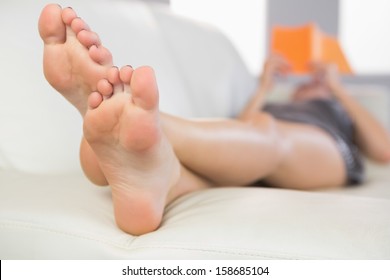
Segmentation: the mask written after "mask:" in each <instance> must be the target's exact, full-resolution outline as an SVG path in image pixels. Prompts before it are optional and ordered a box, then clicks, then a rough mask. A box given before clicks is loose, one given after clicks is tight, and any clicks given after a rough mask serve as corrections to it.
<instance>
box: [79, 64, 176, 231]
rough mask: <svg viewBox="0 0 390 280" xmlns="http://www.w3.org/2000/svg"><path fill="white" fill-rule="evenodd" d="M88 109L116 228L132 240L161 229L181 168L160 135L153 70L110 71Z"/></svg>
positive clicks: (87, 127)
mask: <svg viewBox="0 0 390 280" xmlns="http://www.w3.org/2000/svg"><path fill="white" fill-rule="evenodd" d="M88 104H89V110H88V112H87V113H86V115H85V118H84V136H85V138H86V140H87V141H88V143H89V144H90V146H91V147H92V149H93V150H94V152H95V154H96V156H97V158H98V161H99V164H100V166H101V168H102V170H103V173H104V174H105V176H106V178H107V181H108V182H109V184H110V186H111V188H112V196H113V203H114V211H115V218H116V222H117V224H118V226H119V227H120V228H121V229H122V230H124V231H125V232H128V233H131V234H134V235H139V234H143V233H147V232H151V231H153V230H155V229H157V228H158V227H159V225H160V223H161V220H162V215H163V211H164V208H165V205H166V203H167V202H168V200H169V198H168V195H169V192H170V190H171V189H172V188H173V186H174V185H175V184H176V183H177V182H178V180H179V176H180V168H181V167H180V163H179V161H178V160H177V158H176V156H175V154H174V152H173V150H172V147H171V145H170V143H169V142H168V140H167V139H166V137H165V135H164V134H163V133H162V129H161V126H160V119H159V110H158V89H157V84H156V80H155V77H154V73H153V70H152V69H151V68H149V67H141V68H138V69H137V70H134V71H133V70H132V68H130V67H124V68H122V69H121V71H120V72H119V70H118V69H117V68H111V69H110V71H109V73H108V81H107V80H102V81H100V82H99V84H98V91H97V92H93V93H92V94H91V95H90V96H89V99H88Z"/></svg>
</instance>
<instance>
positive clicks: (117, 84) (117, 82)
mask: <svg viewBox="0 0 390 280" xmlns="http://www.w3.org/2000/svg"><path fill="white" fill-rule="evenodd" d="M107 77H108V81H109V82H110V83H111V84H112V85H113V86H114V94H115V93H118V92H123V90H124V89H123V83H122V81H121V79H120V76H119V69H118V67H115V66H113V67H111V68H110V69H109V70H108V73H107Z"/></svg>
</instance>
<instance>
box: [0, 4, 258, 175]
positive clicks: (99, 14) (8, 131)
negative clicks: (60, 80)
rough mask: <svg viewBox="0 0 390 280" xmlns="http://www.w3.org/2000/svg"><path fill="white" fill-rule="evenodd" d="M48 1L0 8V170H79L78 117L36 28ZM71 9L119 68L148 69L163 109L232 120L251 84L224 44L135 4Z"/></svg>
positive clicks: (163, 11)
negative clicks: (56, 84)
mask: <svg viewBox="0 0 390 280" xmlns="http://www.w3.org/2000/svg"><path fill="white" fill-rule="evenodd" d="M46 3H47V1H46V0H34V1H29V0H12V1H11V0H4V1H1V2H0V37H1V38H2V44H1V45H0V61H1V65H0V77H1V78H0V79H1V81H2V87H1V88H2V90H1V92H0V96H1V100H0V169H15V170H21V171H25V172H33V173H63V172H71V171H75V170H80V167H79V163H78V145H79V142H80V139H81V132H82V119H81V117H80V116H79V114H78V113H77V111H76V110H75V109H74V108H73V107H72V106H71V105H70V104H68V103H67V102H66V101H65V99H64V98H63V97H62V96H60V94H58V93H57V92H56V91H55V90H54V89H52V88H51V87H50V86H49V84H48V83H47V82H46V80H45V78H44V76H43V72H42V50H43V48H42V42H41V40H40V38H39V34H38V28H37V22H38V17H39V14H40V12H41V10H42V8H43V7H44V6H45V4H46ZM58 3H59V4H61V5H63V6H69V5H71V6H73V7H74V8H75V10H76V11H77V12H78V14H79V15H80V16H81V17H83V18H84V19H85V20H86V21H87V22H88V23H89V25H90V26H91V28H92V29H93V30H95V31H97V32H98V33H99V35H100V36H101V39H102V42H103V43H104V45H105V46H106V47H108V48H109V49H110V50H111V51H112V53H113V55H114V63H115V64H116V65H118V66H121V65H125V64H131V65H133V66H134V67H138V66H141V65H150V66H152V67H153V68H154V69H155V71H156V75H157V80H158V84H159V89H160V96H161V97H160V108H161V110H162V111H165V112H168V113H172V114H175V115H180V116H183V117H228V116H232V115H234V114H236V113H237V112H238V110H239V108H241V107H242V105H243V104H244V102H245V101H246V99H247V98H248V96H249V94H251V93H252V90H253V88H254V86H255V79H254V78H252V77H251V75H249V73H248V71H247V69H246V68H245V66H244V63H243V62H242V60H241V58H240V57H239V56H238V54H237V53H236V51H235V50H234V48H233V47H232V45H231V44H230V42H229V41H228V40H227V39H226V38H225V37H223V36H222V35H221V34H220V33H219V32H218V31H216V30H215V29H213V28H211V27H209V26H205V25H202V24H196V23H194V22H192V21H188V20H186V19H184V18H181V17H179V16H176V15H173V14H172V13H171V12H170V10H169V8H168V7H166V6H164V5H161V4H160V5H159V4H148V3H144V2H142V1H138V0H133V1H131V0H114V1H113V0H83V1H76V0H71V1H65V0H64V1H62V0H58Z"/></svg>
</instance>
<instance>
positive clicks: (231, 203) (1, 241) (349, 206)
mask: <svg viewBox="0 0 390 280" xmlns="http://www.w3.org/2000/svg"><path fill="white" fill-rule="evenodd" d="M383 171H385V170H383ZM388 171H389V170H388V169H387V170H386V172H387V174H389V173H388ZM0 179H1V187H0V248H1V250H0V258H1V259H24V258H25V259H34V258H38V259H140V258H141V259H182V258H183V259H209V258H210V259H211V258H219V259H388V258H390V240H389V238H388V237H389V236H390V219H389V216H388V215H389V214H388V213H390V203H389V199H390V191H389V190H390V189H389V188H385V186H383V188H382V193H381V195H372V196H371V197H370V196H364V197H363V196H359V195H356V194H354V195H348V194H347V193H343V195H340V193H321V192H317V193H314V192H303V191H291V190H281V189H271V188H249V187H248V188H216V189H210V190H205V191H200V192H195V193H192V194H189V195H186V196H183V197H181V198H179V199H178V200H176V201H174V202H173V203H172V204H171V205H169V206H168V207H167V209H166V212H165V215H164V220H163V223H162V225H161V227H160V229H159V230H157V231H155V232H152V233H149V234H145V235H143V236H139V237H134V236H131V235H128V234H125V233H123V232H121V231H120V230H119V229H118V228H117V227H116V226H115V222H114V216H113V210H112V202H111V197H110V190H109V189H108V188H98V187H94V186H92V185H91V184H90V183H89V182H88V181H87V180H86V179H85V178H84V177H83V176H82V175H81V174H67V175H52V176H48V175H45V176H40V175H28V174H20V173H12V172H8V173H0ZM387 179H389V178H388V175H387ZM369 188H370V187H369V186H361V187H360V190H363V191H364V190H365V189H366V190H369ZM356 190H358V189H356ZM211 229H212V230H211Z"/></svg>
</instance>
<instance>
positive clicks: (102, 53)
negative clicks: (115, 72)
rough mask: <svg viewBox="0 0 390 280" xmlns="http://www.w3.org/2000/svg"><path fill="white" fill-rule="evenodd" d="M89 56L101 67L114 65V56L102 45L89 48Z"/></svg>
mask: <svg viewBox="0 0 390 280" xmlns="http://www.w3.org/2000/svg"><path fill="white" fill-rule="evenodd" d="M89 56H90V57H91V59H92V60H93V61H95V62H96V63H99V64H100V65H112V55H111V53H110V51H109V50H108V49H106V48H105V47H103V46H102V45H100V46H96V45H92V46H91V47H90V48H89Z"/></svg>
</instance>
